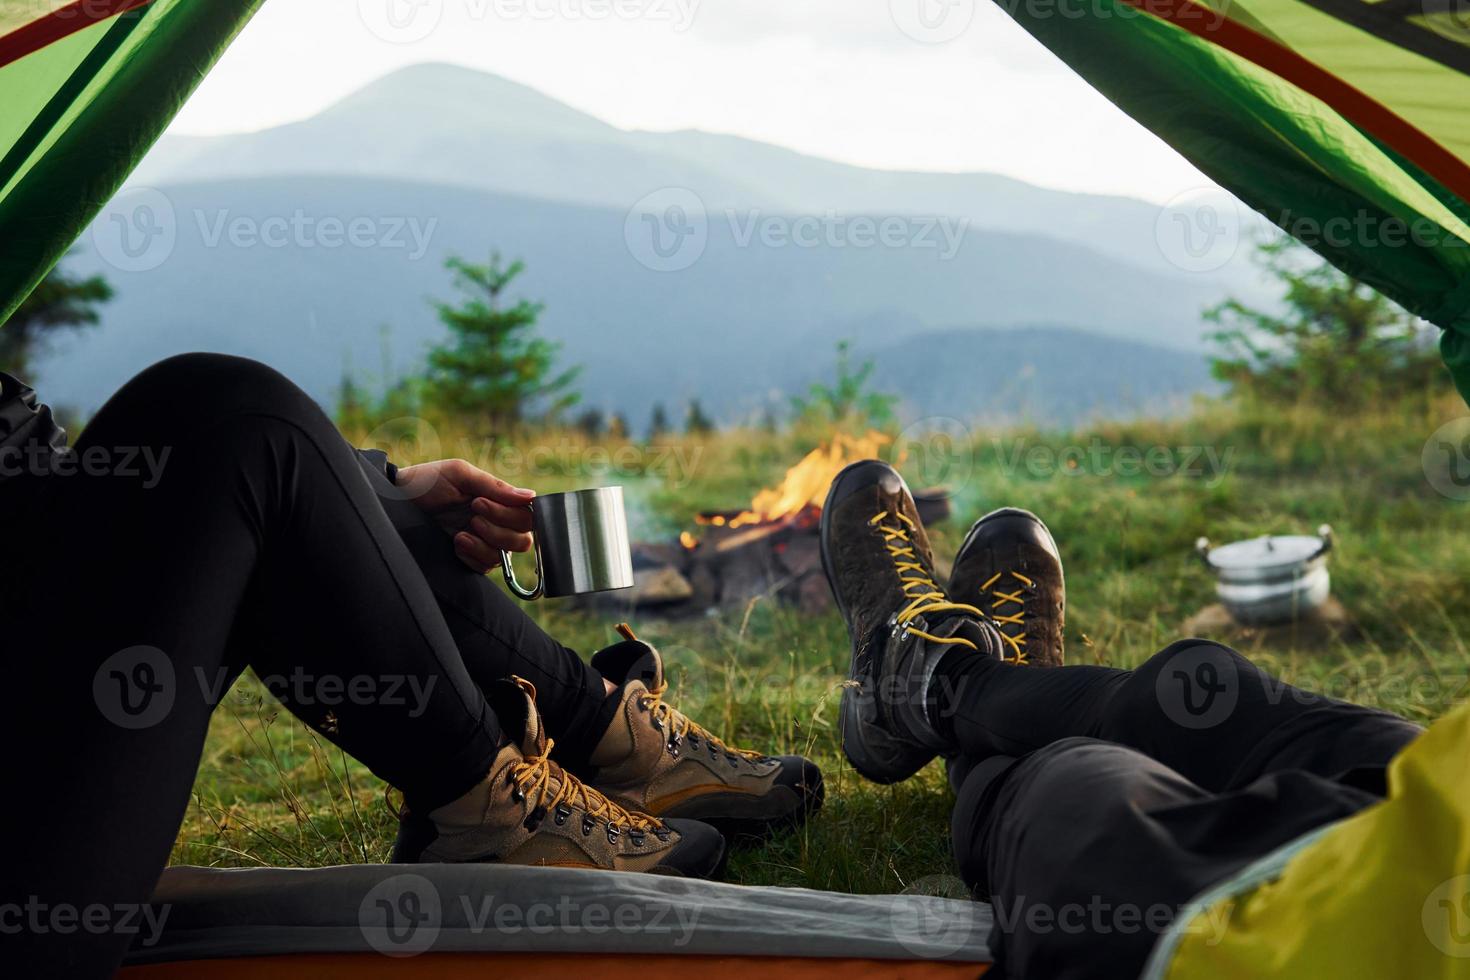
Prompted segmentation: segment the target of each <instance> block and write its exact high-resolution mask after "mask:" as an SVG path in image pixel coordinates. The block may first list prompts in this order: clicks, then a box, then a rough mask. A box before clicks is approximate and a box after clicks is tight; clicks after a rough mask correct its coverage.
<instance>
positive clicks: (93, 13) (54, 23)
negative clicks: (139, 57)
mask: <svg viewBox="0 0 1470 980" xmlns="http://www.w3.org/2000/svg"><path fill="white" fill-rule="evenodd" d="M152 2H153V0H73V2H71V3H69V4H67V5H66V6H64V7H58V8H57V9H55V10H53V11H51V13H49V14H47V15H46V16H44V17H42V18H40V19H39V20H33V21H31V22H30V23H29V24H26V25H24V26H23V27H18V28H16V29H15V30H13V31H11V32H10V33H9V34H6V35H5V36H4V37H0V68H4V67H5V66H6V65H8V64H10V63H11V62H12V61H17V60H19V59H21V58H24V57H25V56H26V55H28V54H31V53H32V52H35V51H39V50H41V49H42V48H44V47H46V45H48V44H54V43H56V42H57V41H60V40H61V39H62V38H64V37H67V36H69V35H71V34H75V33H76V32H77V31H80V30H85V29H86V28H88V27H91V26H92V25H93V24H96V23H98V22H99V21H104V20H107V19H108V18H111V17H116V16H118V15H119V14H125V13H127V12H128V11H129V10H136V9H137V8H138V7H142V6H144V5H146V4H149V3H152ZM206 2H207V0H206Z"/></svg>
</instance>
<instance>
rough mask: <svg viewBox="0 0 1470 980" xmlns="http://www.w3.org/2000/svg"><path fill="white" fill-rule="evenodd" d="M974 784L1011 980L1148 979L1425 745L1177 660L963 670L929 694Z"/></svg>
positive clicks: (1220, 665) (964, 663)
mask: <svg viewBox="0 0 1470 980" xmlns="http://www.w3.org/2000/svg"><path fill="white" fill-rule="evenodd" d="M935 693H936V695H937V696H938V702H939V703H938V705H937V712H936V714H937V717H938V718H939V719H940V721H939V727H940V728H941V729H942V732H943V734H945V735H947V736H948V737H949V738H951V739H952V740H953V742H954V744H955V746H956V748H957V749H958V750H959V752H960V753H961V754H962V759H961V761H960V762H959V764H960V765H963V766H967V767H969V774H968V776H967V777H965V779H964V782H963V784H962V785H961V787H960V789H959V793H958V798H957V800H956V802H955V809H954V815H953V821H952V828H951V830H952V836H953V841H954V849H955V857H956V859H957V861H958V863H959V867H960V873H961V876H962V877H963V878H964V879H965V880H966V882H967V883H968V884H970V885H971V886H972V887H973V888H975V889H976V891H977V893H978V894H980V895H982V896H985V897H989V898H990V899H991V901H992V903H993V905H994V907H995V915H996V919H995V928H994V930H993V931H992V934H991V944H992V947H993V948H994V949H995V951H996V955H997V961H998V963H999V969H1001V970H1002V971H1004V974H1005V975H1007V976H1014V977H1047V978H1051V980H1070V978H1093V977H1133V976H1137V975H1138V972H1139V971H1140V970H1141V969H1142V967H1143V965H1144V962H1145V961H1146V959H1147V958H1148V954H1149V951H1150V949H1151V948H1152V946H1153V943H1154V941H1155V940H1156V939H1157V938H1158V936H1159V934H1160V933H1161V932H1162V931H1163V930H1164V929H1165V928H1167V926H1168V924H1169V922H1170V921H1171V920H1172V919H1173V917H1174V916H1175V915H1176V914H1177V913H1178V912H1179V910H1180V908H1181V907H1182V906H1184V905H1185V904H1186V903H1188V902H1190V900H1191V899H1193V898H1195V897H1196V896H1198V895H1199V894H1200V893H1201V892H1203V891H1204V890H1205V889H1207V888H1208V887H1210V886H1211V885H1214V884H1217V883H1219V882H1220V881H1223V880H1224V879H1226V878H1228V877H1229V876H1230V875H1232V874H1234V873H1235V872H1237V871H1239V870H1241V869H1242V868H1244V867H1246V866H1247V865H1249V864H1251V863H1252V862H1253V861H1255V860H1256V859H1258V858H1260V857H1262V856H1264V855H1266V854H1268V853H1270V852H1271V851H1273V850H1275V849H1276V848H1277V847H1280V846H1281V845H1283V844H1285V843H1287V842H1289V841H1291V840H1292V839H1294V838H1296V837H1299V836H1301V835H1302V834H1304V833H1306V832H1308V831H1310V830H1312V829H1314V828H1317V827H1320V826H1322V825H1323V824H1326V823H1329V822H1331V821H1334V820H1338V819H1340V818H1342V817H1346V816H1348V815H1350V814H1352V813H1354V812H1356V811H1358V810H1360V809H1362V808H1363V807H1365V806H1367V805H1369V804H1370V803H1373V802H1375V801H1376V800H1378V799H1380V798H1381V797H1382V796H1383V794H1384V792H1385V786H1384V767H1385V766H1386V765H1387V763H1388V761H1389V760H1390V759H1391V758H1392V757H1393V756H1394V755H1395V754H1397V753H1398V752H1399V750H1401V749H1402V748H1403V747H1404V746H1405V745H1407V744H1408V743H1409V742H1410V741H1412V740H1413V739H1414V738H1415V737H1417V736H1418V734H1419V733H1420V731H1421V729H1420V728H1419V727H1418V726H1416V725H1413V724H1410V723H1409V722H1407V721H1404V720H1403V719H1402V718H1399V717H1397V716H1395V715H1391V714H1388V713H1386V712H1382V711H1376V710H1373V709H1370V708H1364V707H1360V706H1357V705H1351V704H1345V703H1343V702H1340V701H1334V700H1331V699H1328V698H1323V697H1320V696H1316V695H1311V694H1308V693H1306V692H1304V691H1301V690H1298V689H1296V688H1294V687H1291V686H1289V685H1286V684H1282V683H1281V682H1279V681H1276V680H1274V679H1272V678H1271V677H1270V676H1269V675H1267V674H1266V673H1265V672H1264V671H1262V670H1260V669H1259V668H1258V667H1256V666H1255V665H1253V664H1252V663H1250V661H1248V660H1246V659H1245V658H1244V657H1242V656H1240V655H1239V654H1238V653H1236V652H1235V651H1233V650H1230V649H1228V648H1226V647H1223V646H1220V645H1218V644H1214V643H1209V642H1206V641H1203V640H1184V641H1181V642H1179V643H1175V644H1174V645H1172V646H1170V647H1169V648H1167V649H1165V650H1164V651H1162V652H1161V653H1159V654H1157V655H1156V656H1154V657H1153V658H1152V659H1150V660H1149V661H1148V662H1147V663H1145V664H1144V665H1143V666H1141V667H1139V668H1138V669H1136V670H1131V671H1125V670H1115V669H1113V668H1108V667H1091V666H1076V667H1063V668H1059V669H1056V670H1039V669H1025V668H1015V667H1013V666H1009V665H1003V664H999V663H997V662H995V661H992V660H983V659H981V658H978V657H961V656H951V657H950V658H948V660H947V661H946V662H945V663H944V664H942V665H941V674H940V676H939V678H938V682H937V683H936V685H935Z"/></svg>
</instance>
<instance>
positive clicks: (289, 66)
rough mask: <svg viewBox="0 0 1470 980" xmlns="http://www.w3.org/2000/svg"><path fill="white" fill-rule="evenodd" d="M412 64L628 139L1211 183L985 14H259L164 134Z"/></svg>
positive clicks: (1107, 178)
mask: <svg viewBox="0 0 1470 980" xmlns="http://www.w3.org/2000/svg"><path fill="white" fill-rule="evenodd" d="M422 61H446V62H452V63H455V64H460V65H466V66H469V67H473V68H478V69H482V70H484V71H490V72H495V73H497V74H500V75H504V76H506V77H508V78H511V79H514V80H515V81H518V82H522V83H524V84H526V85H530V86H532V87H534V88H537V89H540V90H541V91H543V92H546V93H547V94H549V95H552V96H554V97H556V98H558V99H560V100H562V101H564V102H566V103H568V104H570V105H572V106H575V107H576V108H578V109H581V110H583V111H585V112H589V113H591V114H593V115H595V116H598V117H600V118H602V119H605V120H607V121H609V122H611V123H613V124H614V125H617V126H621V127H623V128H626V129H651V130H668V129H683V128H697V129H703V130H709V131H712V132H721V133H734V134H738V135H740V136H746V137H750V138H752V139H758V140H763V141H766V142H769V143H776V144H780V145H782V146H787V147H791V148H793V149H796V150H800V151H802V152H805V153H810V154H814V155H818V156H824V157H830V158H833V159H838V160H844V161H847V162H851V163H856V164H861V165H865V166H871V167H884V168H905V169H915V170H937V171H956V170H981V171H993V172H998V173H1003V174H1009V175H1011V176H1014V177H1019V178H1021V179H1023V180H1028V181H1031V182H1032V183H1036V184H1043V185H1046V186H1050V187H1058V188H1064V189H1068V190H1086V191H1104V192H1112V193H1121V194H1127V195H1130V196H1134V197H1141V198H1146V199H1148V200H1153V201H1165V200H1168V199H1169V198H1171V197H1174V196H1175V195H1177V194H1180V193H1183V192H1186V191H1190V190H1195V189H1198V188H1204V187H1210V186H1212V185H1211V184H1210V182H1209V180H1208V179H1207V178H1205V177H1204V176H1203V175H1201V174H1200V173H1199V172H1198V171H1196V170H1195V169H1194V168H1193V167H1191V166H1190V165H1189V164H1188V163H1186V162H1185V161H1184V160H1183V159H1181V158H1180V157H1179V156H1178V155H1177V154H1175V153H1174V151H1173V150H1171V149H1169V148H1168V147H1167V146H1166V145H1164V144H1163V143H1162V142H1161V141H1159V140H1158V139H1156V138H1155V137H1154V136H1153V135H1151V134H1150V133H1148V132H1147V131H1146V130H1144V129H1143V128H1142V127H1140V126H1138V125H1137V124H1136V123H1134V122H1133V121H1132V120H1130V119H1129V118H1128V117H1127V116H1126V115H1124V114H1123V113H1122V112H1120V111H1118V110H1117V109H1115V108H1114V107H1113V106H1112V105H1111V104H1110V103H1109V102H1108V101H1107V100H1106V99H1104V98H1103V97H1102V96H1100V95H1098V94H1097V93H1096V92H1094V91H1093V90H1092V89H1091V88H1090V87H1088V85H1087V84H1086V83H1085V82H1083V81H1082V80H1081V79H1079V78H1078V77H1077V76H1075V75H1074V74H1072V72H1071V71H1070V70H1069V69H1068V68H1066V67H1065V66H1064V65H1063V64H1062V63H1061V62H1059V61H1058V60H1057V59H1056V58H1055V57H1053V56H1052V55H1051V53H1050V52H1048V51H1047V50H1046V49H1045V48H1043V47H1042V46H1041V45H1040V44H1038V43H1037V42H1035V41H1033V40H1032V39H1031V37H1030V36H1029V35H1028V34H1026V33H1025V32H1024V31H1022V30H1021V29H1020V28H1019V27H1017V26H1015V25H1014V24H1013V23H1012V22H1011V21H1010V19H1009V18H1008V17H1006V16H1005V14H1004V13H1002V12H1001V11H1000V10H999V9H998V8H996V7H994V6H993V5H991V3H990V2H989V0H267V2H266V3H265V5H264V7H263V8H262V10H261V12H260V13H259V14H257V15H256V17H255V19H254V20H253V21H252V22H251V23H250V25H249V26H248V27H246V29H245V31H244V32H243V34H242V35H241V36H240V38H239V39H238V40H237V41H236V42H235V44H234V45H233V46H232V47H231V48H230V49H229V51H227V52H226V54H225V56H224V58H223V59H222V60H221V61H220V63H219V66H218V67H217V68H216V69H215V70H214V72H213V73H211V74H210V75H209V76H208V78H207V79H206V80H205V81H204V83H203V84H202V85H201V86H200V88H199V91H198V92H197V93H196V94H195V96H194V98H193V99H192V100H191V101H190V103H189V104H188V105H187V106H186V107H185V108H184V110H183V112H182V113H181V114H180V115H179V118H178V119H177V121H176V122H175V124H174V127H173V131H174V132H180V133H221V132H236V131H242V130H252V129H260V128H264V127H267V126H272V125H276V124H278V123H282V122H288V121H290V120H293V119H299V118H302V117H304V116H308V115H311V114H312V113H314V112H316V111H318V110H319V109H321V108H323V107H324V106H326V105H329V104H330V103H332V102H334V101H335V100H337V99H339V98H341V97H342V96H344V95H346V94H347V93H349V92H351V91H353V90H354V89H357V88H359V87H361V86H362V85H363V84H365V83H367V82H369V81H371V80H372V79H374V78H377V77H379V76H381V75H385V74H387V73H388V72H390V71H392V70H393V69H395V68H398V67H401V66H403V65H409V64H413V63H416V62H422Z"/></svg>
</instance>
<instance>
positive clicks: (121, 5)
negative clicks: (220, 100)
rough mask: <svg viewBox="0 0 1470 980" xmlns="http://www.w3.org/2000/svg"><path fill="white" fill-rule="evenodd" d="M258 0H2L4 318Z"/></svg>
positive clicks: (114, 186)
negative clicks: (69, 1) (61, 0)
mask: <svg viewBox="0 0 1470 980" xmlns="http://www.w3.org/2000/svg"><path fill="white" fill-rule="evenodd" d="M259 5H260V0H151V2H149V0H75V2H71V3H61V2H57V0H0V105H3V106H4V107H5V108H4V111H3V113H0V321H3V320H5V319H6V318H8V317H9V316H10V314H11V313H13V312H15V308H16V307H17V306H19V305H20V302H21V300H23V299H25V297H26V295H27V294H29V293H30V291H31V290H32V289H33V288H35V286H36V284H37V283H38V282H40V281H41V279H42V278H44V277H45V275H46V273H47V272H48V271H49V270H50V269H51V266H52V265H54V264H55V263H56V260H57V259H59V258H60V257H61V256H62V255H63V254H65V252H66V250H67V249H68V248H69V247H70V246H71V244H72V242H73V241H75V240H76V237H77V236H78V235H80V234H81V233H82V231H83V230H84V229H85V228H86V226H87V224H88V223H89V222H90V221H91V220H92V218H93V217H95V216H96V214H97V212H98V211H100V210H101V209H102V207H103V205H105V204H106V203H107V201H108V200H110V199H111V198H112V196H113V195H114V194H115V193H117V190H118V188H119V187H120V186H121V185H122V183H123V181H124V180H125V179H126V177H127V175H128V174H129V173H130V172H131V171H132V169H133V167H135V166H136V165H137V163H138V161H139V160H140V159H142V157H143V154H145V153H146V152H147V151H148V148H149V147H150V146H152V145H153V142H154V140H156V139H157V138H158V137H159V135H160V134H161V133H162V132H163V130H164V127H166V126H167V125H168V122H169V120H170V119H172V118H173V117H174V114H175V113H177V112H178V110H179V108H180V107H181V106H182V105H183V104H184V100H185V99H187V98H188V97H189V94H190V93H191V92H193V91H194V88H195V86H196V85H198V84H199V81H200V80H201V79H202V78H203V77H204V76H205V74H207V73H208V71H209V69H210V68H211V67H212V66H213V65H214V62H215V61H216V59H218V57H219V55H220V53H221V52H223V51H224V49H225V47H226V46H228V45H229V43H230V41H231V40H233V39H234V37H235V35H236V34H237V33H238V32H239V30H240V28H241V27H242V26H244V24H245V22H246V21H247V20H249V19H250V16H251V14H253V13H254V12H255V10H256V8H257V7H259Z"/></svg>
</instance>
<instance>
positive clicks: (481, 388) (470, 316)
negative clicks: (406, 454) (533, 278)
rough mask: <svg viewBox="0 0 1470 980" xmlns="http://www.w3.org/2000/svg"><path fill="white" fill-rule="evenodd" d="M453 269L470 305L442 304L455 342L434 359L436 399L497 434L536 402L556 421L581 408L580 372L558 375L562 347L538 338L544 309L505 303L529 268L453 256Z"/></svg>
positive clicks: (432, 386) (440, 349)
mask: <svg viewBox="0 0 1470 980" xmlns="http://www.w3.org/2000/svg"><path fill="white" fill-rule="evenodd" d="M445 267H446V268H448V269H449V270H450V271H452V272H453V273H454V284H455V287H456V288H458V289H459V290H460V292H461V293H463V294H465V298H464V299H463V301H462V302H460V303H459V304H458V305H455V304H452V303H444V302H436V303H435V304H434V309H435V311H436V312H437V313H438V314H439V319H440V320H441V321H442V322H443V323H444V325H445V326H446V327H448V328H449V331H450V335H451V339H450V341H449V343H447V344H444V345H441V346H438V347H435V348H434V349H433V350H431V351H430V352H429V379H430V380H429V392H430V395H431V397H433V398H434V399H435V400H436V401H437V403H438V404H440V405H442V406H443V407H444V408H446V409H448V410H450V411H453V412H458V413H461V414H464V415H480V416H483V417H484V418H485V419H486V420H487V421H488V422H489V423H490V424H491V426H493V427H505V426H509V425H513V424H515V423H517V422H520V421H522V420H523V419H524V418H526V415H527V413H528V412H529V411H530V410H531V406H532V403H533V402H536V401H545V402H547V403H548V404H547V405H546V409H545V410H546V411H547V412H548V413H550V414H554V413H556V412H559V411H561V410H563V409H565V408H568V407H570V406H571V405H574V404H576V402H577V398H578V396H577V394H576V393H575V392H574V391H572V384H573V382H574V381H575V380H576V378H577V374H578V372H579V370H580V369H579V368H571V369H568V370H566V371H562V372H561V373H560V374H555V373H553V367H552V365H553V362H554V361H555V360H556V357H557V354H558V353H559V351H560V347H561V345H559V344H555V343H552V342H551V341H549V340H546V339H544V338H542V337H537V336H535V329H536V320H537V318H538V317H539V316H540V315H541V311H542V309H543V307H542V305H541V304H540V303H532V302H530V301H529V300H525V299H520V300H517V301H516V302H515V303H513V304H509V305H507V304H506V303H505V300H504V293H505V290H506V288H507V287H508V286H509V285H510V284H511V282H512V281H513V280H514V279H515V278H516V276H518V275H520V274H521V272H522V271H523V270H524V269H525V264H524V263H523V262H520V261H515V262H512V263H510V265H504V264H503V263H502V262H501V258H500V254H499V253H498V252H497V253H495V254H493V255H491V257H490V262H489V264H488V265H476V264H474V263H471V262H466V261H465V260H464V259H461V258H459V257H457V256H453V257H451V258H450V259H449V260H448V261H447V262H445Z"/></svg>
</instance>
